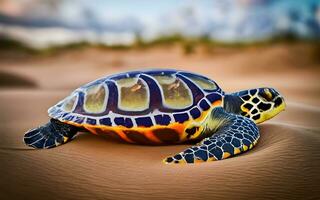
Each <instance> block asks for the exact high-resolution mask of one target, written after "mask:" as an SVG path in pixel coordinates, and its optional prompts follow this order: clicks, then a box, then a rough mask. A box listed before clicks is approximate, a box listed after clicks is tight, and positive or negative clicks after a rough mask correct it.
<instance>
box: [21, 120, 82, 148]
mask: <svg viewBox="0 0 320 200" xmlns="http://www.w3.org/2000/svg"><path fill="white" fill-rule="evenodd" d="M77 131H78V128H77V127H75V126H72V125H69V124H65V123H63V122H60V121H58V120H56V119H51V120H50V121H49V122H48V123H47V124H45V125H42V126H40V127H38V128H35V129H31V130H29V131H27V132H26V133H25V135H24V138H23V140H24V142H25V144H26V145H28V146H31V147H33V148H35V149H49V148H53V147H56V146H59V145H61V144H64V143H66V142H68V141H70V140H71V139H72V138H73V136H74V135H75V134H76V133H77Z"/></svg>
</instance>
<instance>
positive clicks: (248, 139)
mask: <svg viewBox="0 0 320 200" xmlns="http://www.w3.org/2000/svg"><path fill="white" fill-rule="evenodd" d="M213 118H214V119H215V120H222V121H223V123H222V124H221V126H220V127H216V128H217V130H216V132H214V133H213V135H211V136H209V137H206V138H205V139H203V140H202V141H201V142H200V143H199V144H197V145H196V146H193V147H190V148H188V149H186V150H185V151H183V152H181V153H179V154H176V155H174V156H172V157H168V158H166V159H165V160H164V162H165V163H168V164H169V163H196V162H207V161H215V160H222V159H225V158H228V157H231V156H234V155H237V154H239V153H241V152H245V151H247V150H249V149H251V148H253V146H254V145H255V144H256V143H257V141H258V139H259V137H260V135H259V130H258V127H257V125H256V124H255V123H254V122H253V121H252V120H250V119H248V118H246V117H243V116H240V115H235V114H230V113H227V112H225V111H224V110H223V109H222V108H216V109H215V111H214V116H213Z"/></svg>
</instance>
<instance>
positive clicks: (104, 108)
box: [48, 70, 224, 142]
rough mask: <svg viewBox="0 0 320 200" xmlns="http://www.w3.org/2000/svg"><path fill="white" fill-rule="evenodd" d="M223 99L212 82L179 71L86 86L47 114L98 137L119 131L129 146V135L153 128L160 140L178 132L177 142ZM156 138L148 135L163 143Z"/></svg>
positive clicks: (123, 77)
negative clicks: (99, 134)
mask: <svg viewBox="0 0 320 200" xmlns="http://www.w3.org/2000/svg"><path fill="white" fill-rule="evenodd" d="M223 95H224V93H223V91H222V90H221V89H220V87H219V86H218V85H217V84H216V83H215V82H214V81H213V80H210V79H208V78H206V77H204V76H201V75H198V74H194V73H190V72H183V71H176V70H152V71H133V72H127V73H121V74H117V75H113V76H108V77H104V78H101V79H98V80H95V81H93V82H91V83H88V84H86V85H84V86H82V87H80V88H78V89H76V90H75V91H73V92H72V93H71V94H70V95H69V96H68V97H66V98H65V99H63V100H62V101H60V102H59V103H57V104H56V105H54V106H53V107H51V108H50V109H49V110H48V113H49V116H50V117H52V118H55V119H57V120H60V121H63V122H66V123H69V124H72V125H75V126H78V127H84V128H86V129H88V130H89V131H91V132H94V133H99V132H116V133H117V134H116V135H118V136H119V135H120V137H121V138H122V139H125V140H126V141H129V142H132V139H130V138H127V137H126V136H127V135H128V134H127V132H128V131H129V132H130V131H131V132H132V131H136V130H137V129H139V131H140V132H141V129H143V132H144V135H146V134H148V133H147V132H148V131H150V130H151V129H153V130H154V131H158V132H159V134H160V135H162V136H163V135H164V133H163V132H164V131H159V130H160V129H166V131H165V132H166V134H167V135H168V136H170V137H171V136H173V135H175V134H173V133H171V132H172V130H174V131H175V132H176V135H178V136H175V137H176V140H177V141H181V137H182V136H181V132H185V127H187V124H188V123H190V122H192V121H197V120H201V119H203V118H204V117H205V116H206V113H207V112H208V111H209V110H210V109H211V108H212V107H214V106H221V99H222V96H223ZM172 126H174V128H172ZM170 127H171V128H170ZM119 130H121V132H122V133H121V134H120V133H119ZM125 131H127V132H125ZM139 131H138V132H139ZM159 134H158V135H159ZM131 135H133V134H131ZM135 135H137V134H135ZM155 135H156V134H154V132H153V134H149V139H147V140H150V138H152V137H153V141H158V142H159V137H155ZM135 137H136V136H135ZM162 140H163V139H162ZM160 141H161V140H160Z"/></svg>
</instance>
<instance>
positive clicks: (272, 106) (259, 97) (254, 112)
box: [233, 88, 285, 124]
mask: <svg viewBox="0 0 320 200" xmlns="http://www.w3.org/2000/svg"><path fill="white" fill-rule="evenodd" d="M233 95H235V96H237V97H240V98H241V100H242V101H243V103H242V105H241V106H240V108H241V111H242V112H241V114H242V115H243V116H245V117H248V118H250V119H252V120H253V121H254V122H255V123H257V124H259V123H261V122H264V121H266V120H268V119H270V118H272V117H273V116H275V115H276V114H277V113H279V112H280V111H282V110H284V108H285V103H284V100H283V97H282V96H281V95H280V94H279V93H278V92H277V91H275V90H274V89H273V88H257V89H251V90H245V91H241V92H238V93H234V94H233Z"/></svg>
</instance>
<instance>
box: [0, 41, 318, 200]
mask: <svg viewBox="0 0 320 200" xmlns="http://www.w3.org/2000/svg"><path fill="white" fill-rule="evenodd" d="M301 48H306V47H301V46H293V47H291V46H285V45H275V46H272V47H263V48H260V49H253V50H252V49H249V50H248V49H246V50H243V49H242V50H241V51H232V52H224V53H219V54H213V55H211V54H210V55H207V54H205V55H203V54H196V55H191V56H185V55H183V54H182V53H181V52H180V50H179V49H177V48H172V49H164V48H155V49H149V50H145V51H136V50H132V51H101V50H96V49H87V50H81V51H79V52H77V51H72V52H65V53H64V54H58V55H55V56H52V57H50V56H49V57H40V58H39V57H37V58H34V59H27V60H23V59H22V60H10V59H7V60H5V61H3V62H1V63H0V69H1V71H3V72H5V73H10V74H12V75H16V76H19V77H24V78H25V79H26V80H30V81H29V82H32V83H34V84H33V87H28V88H21V87H10V88H7V87H2V89H0V111H1V115H0V136H1V139H0V161H1V166H0V173H1V179H0V199H151V198H152V199H220V198H223V199H248V198H250V199H319V198H320V194H319V187H320V175H319V170H320V152H319V146H320V120H319V119H320V101H319V100H320V84H319V78H320V67H319V66H320V65H319V64H317V63H316V64H315V63H313V62H307V61H306V60H307V59H304V58H305V56H304V55H302V56H301V54H300V56H297V54H294V52H296V51H298V50H300V49H301ZM298 52H301V51H298ZM281 58H283V59H281ZM295 59H296V60H295ZM259 61H260V62H259ZM292 63H298V64H295V65H293V64H292ZM297 65H299V66H297ZM146 66H147V67H146ZM150 66H151V67H153V68H155V67H156V68H161V67H173V66H176V67H175V68H178V69H184V70H189V71H194V72H198V73H202V74H205V75H206V76H208V77H211V78H214V79H215V80H216V81H217V82H218V83H219V85H220V86H221V87H222V88H223V89H225V91H226V92H233V91H238V90H241V89H248V88H253V87H260V86H271V87H274V88H276V89H278V90H279V91H280V92H281V93H282V94H283V95H284V96H285V98H286V100H287V109H286V110H285V111H284V112H282V113H280V114H279V116H277V117H275V118H273V119H272V120H270V121H268V122H265V123H263V124H261V125H259V129H260V132H261V139H260V141H259V143H258V145H257V146H256V147H255V148H254V149H253V150H251V151H249V152H247V153H244V154H241V155H239V156H236V157H233V158H230V159H226V160H223V161H217V162H209V163H203V164H194V165H164V164H163V163H162V162H161V160H162V159H163V158H164V157H166V156H168V155H171V154H174V153H177V152H179V151H181V150H184V149H185V148H186V147H188V145H174V146H140V145H131V144H126V143H120V142H117V141H114V140H110V139H108V138H104V137H99V136H95V135H92V134H89V133H81V134H79V135H78V137H77V138H76V139H74V140H73V141H71V142H70V143H68V144H66V145H62V146H60V147H58V148H54V149H50V150H31V149H30V148H28V147H26V146H25V145H24V144H23V142H22V137H23V134H24V131H26V130H27V129H29V128H32V127H35V126H37V125H40V124H42V123H45V122H46V121H47V120H48V117H47V114H46V110H47V108H48V107H50V106H51V105H53V104H54V103H55V102H57V101H58V100H60V99H61V98H63V97H64V96H66V95H67V94H68V93H70V92H71V91H72V90H73V89H75V88H76V87H78V86H80V85H81V84H83V83H86V82H88V81H91V80H94V79H96V78H98V77H101V76H104V75H108V74H112V73H115V72H120V71H126V70H133V69H139V68H144V69H145V68H150ZM58 72H59V73H58ZM13 80H14V79H13ZM6 84H7V82H6Z"/></svg>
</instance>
